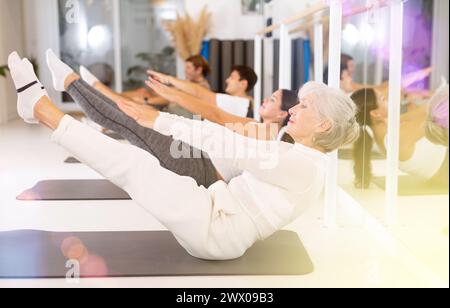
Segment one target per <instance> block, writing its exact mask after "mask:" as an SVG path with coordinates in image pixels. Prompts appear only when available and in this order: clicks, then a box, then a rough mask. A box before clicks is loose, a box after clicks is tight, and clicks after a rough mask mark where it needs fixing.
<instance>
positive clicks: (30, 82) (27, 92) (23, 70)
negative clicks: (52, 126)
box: [8, 52, 48, 124]
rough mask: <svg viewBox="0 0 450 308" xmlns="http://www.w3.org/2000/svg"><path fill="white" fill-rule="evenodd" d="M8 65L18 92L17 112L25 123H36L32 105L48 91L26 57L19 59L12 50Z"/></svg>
mask: <svg viewBox="0 0 450 308" xmlns="http://www.w3.org/2000/svg"><path fill="white" fill-rule="evenodd" d="M8 67H9V70H10V72H11V78H12V79H13V81H14V85H15V87H16V90H17V92H18V94H17V96H18V100H17V112H18V114H19V116H20V117H21V118H22V119H24V121H25V122H26V123H29V124H38V123H39V121H38V120H37V119H36V118H35V117H34V107H35V106H36V103H37V102H38V101H39V100H40V99H41V98H42V97H43V96H47V97H48V93H47V91H46V90H45V88H44V87H43V86H42V84H41V83H40V82H39V80H38V78H37V76H36V73H35V72H34V69H33V65H32V64H31V62H30V61H29V60H28V59H23V60H21V59H20V57H19V55H18V54H17V53H16V52H14V53H12V54H11V55H10V56H9V58H8Z"/></svg>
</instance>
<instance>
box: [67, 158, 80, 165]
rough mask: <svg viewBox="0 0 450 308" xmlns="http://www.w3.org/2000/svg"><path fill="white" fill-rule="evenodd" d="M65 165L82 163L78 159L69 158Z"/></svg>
mask: <svg viewBox="0 0 450 308" xmlns="http://www.w3.org/2000/svg"><path fill="white" fill-rule="evenodd" d="M64 163H66V164H81V162H80V161H79V160H78V159H76V158H75V157H68V158H67V159H66V160H65V161H64Z"/></svg>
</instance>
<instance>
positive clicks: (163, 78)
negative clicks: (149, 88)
mask: <svg viewBox="0 0 450 308" xmlns="http://www.w3.org/2000/svg"><path fill="white" fill-rule="evenodd" d="M147 74H148V75H149V77H150V78H149V79H150V80H151V79H154V80H157V81H159V82H160V83H162V84H165V85H166V86H169V85H170V84H171V82H170V80H171V78H172V77H171V76H169V75H165V74H163V73H159V72H156V71H152V70H149V71H147Z"/></svg>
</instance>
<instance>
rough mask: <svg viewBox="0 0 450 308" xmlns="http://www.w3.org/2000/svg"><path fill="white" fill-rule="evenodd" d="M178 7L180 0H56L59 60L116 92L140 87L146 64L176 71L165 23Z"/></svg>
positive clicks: (173, 17)
mask: <svg viewBox="0 0 450 308" xmlns="http://www.w3.org/2000/svg"><path fill="white" fill-rule="evenodd" d="M182 8H183V1H181V0H167V1H149V0H120V1H117V0H80V1H70V0H69V1H67V0H58V12H59V34H60V39H59V42H60V48H59V49H60V53H61V57H62V60H63V61H64V62H66V63H68V64H70V65H71V66H72V67H73V68H75V69H78V67H79V66H80V65H84V66H86V67H88V68H89V69H90V71H92V72H93V73H94V74H95V75H96V76H97V77H98V78H99V79H100V80H101V81H102V82H103V83H104V84H106V85H108V86H110V87H113V88H115V89H116V90H119V91H127V90H133V89H136V88H139V87H141V86H142V85H143V81H144V80H145V78H146V74H145V72H146V71H147V69H148V68H150V67H152V68H154V69H156V70H158V71H162V72H165V73H168V74H172V75H175V74H176V62H177V61H176V54H175V50H174V48H173V47H172V44H171V41H170V37H169V35H168V34H167V31H165V29H164V27H165V25H166V23H167V22H170V21H172V20H174V19H176V16H177V12H178V11H180V10H182ZM64 101H65V102H70V101H71V99H70V97H64Z"/></svg>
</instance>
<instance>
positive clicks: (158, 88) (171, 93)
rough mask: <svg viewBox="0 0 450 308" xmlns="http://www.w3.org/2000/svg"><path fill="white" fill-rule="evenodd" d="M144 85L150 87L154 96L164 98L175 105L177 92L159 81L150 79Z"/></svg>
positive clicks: (177, 96)
mask: <svg viewBox="0 0 450 308" xmlns="http://www.w3.org/2000/svg"><path fill="white" fill-rule="evenodd" d="M145 84H146V85H147V86H148V87H150V89H152V90H153V91H155V93H156V94H158V95H159V96H161V97H163V98H165V99H166V100H168V101H169V102H173V103H176V102H177V100H178V98H179V94H180V92H179V91H178V90H176V89H174V88H171V87H168V86H166V85H164V84H163V83H161V82H160V81H157V80H155V79H152V78H150V79H149V80H148V81H146V82H145Z"/></svg>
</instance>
